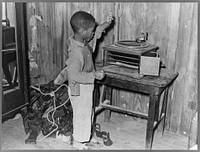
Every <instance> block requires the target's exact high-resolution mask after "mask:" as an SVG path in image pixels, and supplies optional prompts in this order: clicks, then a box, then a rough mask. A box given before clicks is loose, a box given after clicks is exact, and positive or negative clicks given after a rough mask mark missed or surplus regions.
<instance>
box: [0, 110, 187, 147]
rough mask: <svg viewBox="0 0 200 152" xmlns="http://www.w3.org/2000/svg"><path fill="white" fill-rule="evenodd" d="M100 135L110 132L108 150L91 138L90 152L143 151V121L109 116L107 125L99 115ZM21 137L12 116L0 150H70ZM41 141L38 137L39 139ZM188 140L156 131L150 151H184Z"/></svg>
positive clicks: (55, 143) (21, 131) (47, 140)
mask: <svg viewBox="0 0 200 152" xmlns="http://www.w3.org/2000/svg"><path fill="white" fill-rule="evenodd" d="M96 122H98V123H100V125H101V130H102V131H108V132H110V138H111V139H112V141H113V145H112V146H105V145H103V142H102V139H101V138H98V137H94V138H95V139H97V140H98V141H99V142H100V143H102V145H98V146H91V147H90V149H93V150H120V149H121V150H144V149H145V148H144V145H145V134H146V133H145V131H146V120H139V119H135V118H133V117H130V116H127V115H123V114H117V113H114V112H113V113H112V118H111V121H110V122H109V123H107V122H104V120H103V112H102V113H101V114H99V115H98V117H97V121H96ZM27 137H28V135H26V134H25V132H24V128H23V123H22V117H21V115H19V114H18V115H16V117H15V118H14V119H10V120H8V121H6V122H4V123H3V124H2V145H1V148H2V150H73V147H72V146H70V145H69V144H68V143H66V142H63V141H61V140H59V139H55V138H45V139H44V140H41V141H37V144H25V142H24V141H25V139H26V138H27ZM40 139H41V137H40ZM187 143H188V138H187V137H185V136H183V135H179V134H174V133H172V132H169V131H165V134H164V136H163V137H162V136H161V133H160V132H159V131H156V132H155V136H154V141H153V146H152V150H187Z"/></svg>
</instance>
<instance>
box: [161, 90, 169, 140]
mask: <svg viewBox="0 0 200 152" xmlns="http://www.w3.org/2000/svg"><path fill="white" fill-rule="evenodd" d="M168 90H169V89H168V88H166V90H165V94H164V99H163V105H162V109H161V113H160V114H161V115H160V119H162V117H163V119H164V120H163V127H162V136H163V135H164V130H165V119H166V111H167V99H168Z"/></svg>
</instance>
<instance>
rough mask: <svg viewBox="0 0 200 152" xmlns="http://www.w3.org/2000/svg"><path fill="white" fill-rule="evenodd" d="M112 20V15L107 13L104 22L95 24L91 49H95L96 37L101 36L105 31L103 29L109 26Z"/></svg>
mask: <svg viewBox="0 0 200 152" xmlns="http://www.w3.org/2000/svg"><path fill="white" fill-rule="evenodd" d="M112 21H113V17H112V15H109V16H107V19H106V21H105V22H104V23H102V24H100V25H98V26H97V28H96V31H95V35H94V44H93V51H94V50H95V47H96V41H97V39H100V38H101V36H102V33H103V32H105V29H106V28H108V27H109V26H110V24H111V23H112Z"/></svg>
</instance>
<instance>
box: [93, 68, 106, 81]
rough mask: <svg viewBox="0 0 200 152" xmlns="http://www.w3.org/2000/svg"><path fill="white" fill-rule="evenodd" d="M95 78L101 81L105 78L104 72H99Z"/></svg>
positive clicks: (96, 72)
mask: <svg viewBox="0 0 200 152" xmlns="http://www.w3.org/2000/svg"><path fill="white" fill-rule="evenodd" d="M94 76H95V78H96V79H98V80H101V79H103V78H104V76H105V74H104V72H103V70H97V71H95V72H94Z"/></svg>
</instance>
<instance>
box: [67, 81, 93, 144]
mask: <svg viewBox="0 0 200 152" xmlns="http://www.w3.org/2000/svg"><path fill="white" fill-rule="evenodd" d="M93 90H94V85H93V84H81V85H80V96H70V99H71V104H72V109H73V138H74V140H76V141H78V142H87V141H89V140H90V136H91V125H92V122H93V110H92V104H93Z"/></svg>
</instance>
